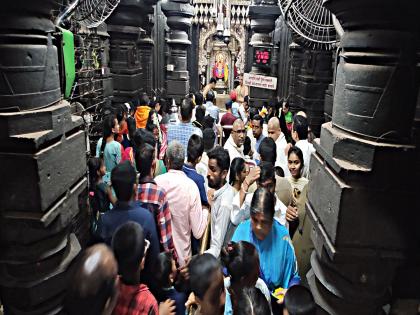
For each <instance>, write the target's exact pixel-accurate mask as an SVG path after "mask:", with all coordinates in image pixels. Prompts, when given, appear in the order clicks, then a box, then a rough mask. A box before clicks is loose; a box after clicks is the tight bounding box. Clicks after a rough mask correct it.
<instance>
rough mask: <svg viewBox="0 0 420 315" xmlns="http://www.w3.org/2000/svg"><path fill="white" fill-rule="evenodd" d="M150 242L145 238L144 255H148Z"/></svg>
mask: <svg viewBox="0 0 420 315" xmlns="http://www.w3.org/2000/svg"><path fill="white" fill-rule="evenodd" d="M149 247H150V242H149V241H148V240H144V256H146V254H147V251H148V250H149Z"/></svg>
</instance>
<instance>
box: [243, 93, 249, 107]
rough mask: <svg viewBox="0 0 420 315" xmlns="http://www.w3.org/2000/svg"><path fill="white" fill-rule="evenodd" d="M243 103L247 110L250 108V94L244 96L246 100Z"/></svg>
mask: <svg viewBox="0 0 420 315" xmlns="http://www.w3.org/2000/svg"><path fill="white" fill-rule="evenodd" d="M242 104H243V106H244V108H245V110H246V111H247V110H248V109H249V96H248V95H245V96H244V102H243V103H242Z"/></svg>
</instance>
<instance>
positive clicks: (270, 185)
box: [257, 162, 276, 193]
mask: <svg viewBox="0 0 420 315" xmlns="http://www.w3.org/2000/svg"><path fill="white" fill-rule="evenodd" d="M257 187H262V188H266V189H268V191H270V192H272V193H274V191H275V189H276V171H275V170H274V164H272V163H270V162H261V164H260V177H259V178H258V180H257Z"/></svg>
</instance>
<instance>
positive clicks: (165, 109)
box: [158, 98, 170, 116]
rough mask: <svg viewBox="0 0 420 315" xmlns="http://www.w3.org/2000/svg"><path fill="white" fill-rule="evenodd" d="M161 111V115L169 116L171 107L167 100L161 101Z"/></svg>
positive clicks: (162, 99)
mask: <svg viewBox="0 0 420 315" xmlns="http://www.w3.org/2000/svg"><path fill="white" fill-rule="evenodd" d="M159 104H160V109H159V111H158V113H159V115H161V116H164V115H166V114H169V111H170V106H169V104H168V102H167V101H166V99H164V98H161V99H159Z"/></svg>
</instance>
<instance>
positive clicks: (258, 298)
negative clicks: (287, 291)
mask: <svg viewBox="0 0 420 315" xmlns="http://www.w3.org/2000/svg"><path fill="white" fill-rule="evenodd" d="M233 314H234V315H249V314H252V315H271V314H272V313H271V308H270V304H269V303H268V302H267V300H266V299H265V298H264V294H262V292H261V291H260V290H259V289H257V288H243V289H242V290H241V292H240V293H239V295H238V302H237V303H236V307H235V309H234V310H233Z"/></svg>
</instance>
